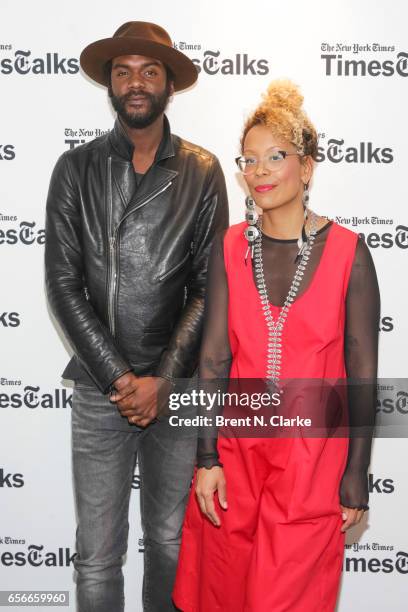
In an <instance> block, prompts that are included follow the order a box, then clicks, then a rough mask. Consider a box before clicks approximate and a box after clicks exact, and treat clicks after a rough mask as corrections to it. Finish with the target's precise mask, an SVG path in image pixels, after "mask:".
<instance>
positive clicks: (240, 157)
mask: <svg viewBox="0 0 408 612" xmlns="http://www.w3.org/2000/svg"><path fill="white" fill-rule="evenodd" d="M272 148H273V149H275V150H276V151H277V153H280V154H281V155H283V159H282V160H279V161H282V162H283V161H285V159H286V158H287V157H290V156H291V155H299V157H304V153H299V152H298V151H297V152H296V153H288V152H287V151H284V150H283V149H277V148H275V147H272ZM242 157H243V155H239V156H238V157H236V158H235V163H236V164H237V166H238V169H239V171H240V173H241V174H243V175H244V176H249V175H251V174H255V172H256V171H257V169H258V165H259V162H260V161H262V162H263V161H264V160H265V157H266V155H264V156H263V157H262V158H261V159H258V160H257V163H256V164H255V168H254V171H253V172H242V170H241V168H240V166H239V160H240V159H242Z"/></svg>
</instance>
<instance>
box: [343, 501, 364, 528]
mask: <svg viewBox="0 0 408 612" xmlns="http://www.w3.org/2000/svg"><path fill="white" fill-rule="evenodd" d="M340 508H341V511H342V518H343V521H344V523H343V525H342V527H341V529H340V531H347V529H350V527H354V525H357V523H359V522H360V521H361V519H362V518H363V514H364V510H357V508H347V506H342V505H340Z"/></svg>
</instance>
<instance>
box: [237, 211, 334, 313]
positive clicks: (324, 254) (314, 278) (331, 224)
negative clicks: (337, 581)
mask: <svg viewBox="0 0 408 612" xmlns="http://www.w3.org/2000/svg"><path fill="white" fill-rule="evenodd" d="M335 225H336V224H335V223H334V222H333V221H329V223H327V224H326V225H325V226H323V227H322V228H321V229H320V230H318V233H319V232H321V231H322V230H325V229H326V228H329V232H328V235H327V238H326V242H325V244H324V247H323V252H322V254H321V256H320V260H319V263H318V264H317V267H316V270H315V271H314V273H313V276H312V278H311V279H310V282H309V284H308V286H307V287H306V289H305V290H304V291H303V293H301V294H300V295H299V296H298V297H297V298H296V299H295V300H294V302H293V304H292V309H293V308H295V306H296V304H297V303H298V302H300V301H301V300H302V299H303V298H304V297H305V296H306V295H308V293H309V292H310V291H311V290H312V288H313V286H314V284H315V283H316V281H317V279H318V278H319V275H320V273H321V271H322V268H323V265H322V264H323V263H324V261H325V258H326V257H327V254H328V252H329V249H328V246H329V244H330V240H331V237H332V236H333V233H334V232H333V228H334V227H335ZM272 240H273V241H275V240H278V239H275V238H272ZM245 242H246V240H245ZM285 242H287V241H285ZM290 242H296V240H291V241H290ZM245 267H246V268H247V273H248V274H250V283H251V285H252V287H253V289H254V291H255V293H256V296H257V298H258V299H259V291H258V287H257V286H256V283H255V279H254V276H253V269H252V265H250V266H245ZM268 303H269V304H270V306H271V308H274V309H275V310H278V311H280V310H281V309H282V308H283V304H281V305H280V306H278V305H276V304H272V302H271V301H269V300H268Z"/></svg>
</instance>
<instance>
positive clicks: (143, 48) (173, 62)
mask: <svg viewBox="0 0 408 612" xmlns="http://www.w3.org/2000/svg"><path fill="white" fill-rule="evenodd" d="M120 55H145V56H147V57H153V58H154V59H158V60H160V61H161V62H163V64H165V65H166V66H168V67H169V68H170V70H171V71H172V73H173V74H174V89H175V90H176V91H179V90H180V89H186V87H190V85H192V84H193V83H195V81H196V80H197V76H198V73H197V68H196V67H195V65H194V64H193V62H192V61H191V59H190V58H189V57H187V56H186V55H184V53H181V52H180V51H177V50H176V49H174V47H173V44H172V42H171V38H170V36H169V35H168V34H167V32H166V30H164V29H163V28H161V27H160V26H158V25H156V24H154V23H149V22H147V21H128V22H127V23H124V24H123V25H121V26H120V28H118V29H117V30H116V32H115V33H114V35H113V36H112V38H103V39H102V40H97V41H96V42H94V43H91V44H90V45H88V46H87V47H85V49H84V50H83V51H82V53H81V56H80V58H79V61H80V64H81V68H82V70H83V71H84V72H85V73H86V74H87V75H88V76H89V77H90V78H91V79H93V80H94V81H96V82H97V83H100V84H101V85H105V86H107V85H108V83H107V79H106V71H105V65H106V63H107V62H109V60H111V59H113V58H114V57H119V56H120Z"/></svg>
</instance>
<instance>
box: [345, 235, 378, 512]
mask: <svg viewBox="0 0 408 612" xmlns="http://www.w3.org/2000/svg"><path fill="white" fill-rule="evenodd" d="M379 318H380V294H379V289H378V282H377V275H376V272H375V267H374V263H373V260H372V258H371V254H370V251H369V249H368V247H367V246H366V244H365V243H364V241H363V240H362V239H359V240H358V243H357V247H356V252H355V257H354V262H353V267H352V271H351V275H350V280H349V286H348V290H347V300H346V329H345V361H346V371H347V379H348V406H349V408H348V410H349V425H350V441H349V451H348V458H347V465H346V469H345V472H344V474H343V478H342V481H341V485H340V502H341V504H342V505H343V506H346V507H349V508H359V509H368V506H367V503H368V475H367V470H368V466H369V464H370V455H371V442H372V434H373V431H374V425H375V414H376V395H377V360H378V333H379Z"/></svg>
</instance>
